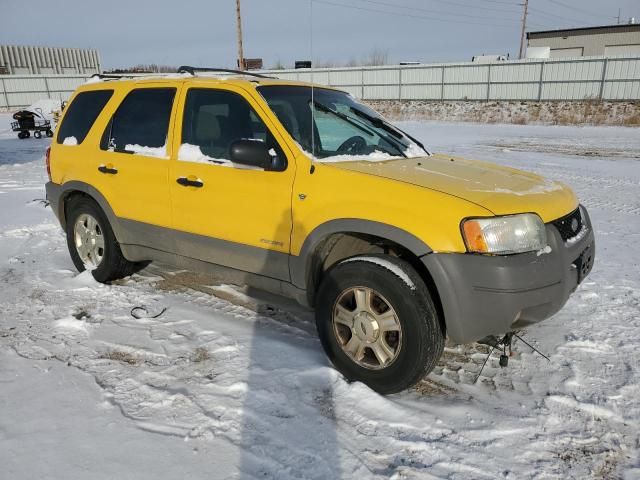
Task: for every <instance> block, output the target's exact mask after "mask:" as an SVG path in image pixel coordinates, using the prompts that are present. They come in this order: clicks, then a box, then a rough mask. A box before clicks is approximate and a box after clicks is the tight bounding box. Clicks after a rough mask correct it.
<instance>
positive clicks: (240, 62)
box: [236, 0, 244, 70]
mask: <svg viewBox="0 0 640 480" xmlns="http://www.w3.org/2000/svg"><path fill="white" fill-rule="evenodd" d="M236 19H237V22H238V23H237V30H238V69H239V70H244V53H243V51H242V15H241V14H240V0H236Z"/></svg>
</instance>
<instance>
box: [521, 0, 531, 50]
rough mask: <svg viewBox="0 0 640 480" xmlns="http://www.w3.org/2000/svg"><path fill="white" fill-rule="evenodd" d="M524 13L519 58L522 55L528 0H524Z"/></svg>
mask: <svg viewBox="0 0 640 480" xmlns="http://www.w3.org/2000/svg"><path fill="white" fill-rule="evenodd" d="M523 5H524V15H522V33H521V34H520V58H522V57H523V56H524V47H525V45H524V37H525V33H526V31H527V15H528V14H529V0H524V4H523Z"/></svg>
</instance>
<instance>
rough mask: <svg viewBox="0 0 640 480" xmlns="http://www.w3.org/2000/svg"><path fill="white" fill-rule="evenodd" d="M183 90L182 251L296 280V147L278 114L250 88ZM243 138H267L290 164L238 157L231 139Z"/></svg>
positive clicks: (178, 202) (176, 197)
mask: <svg viewBox="0 0 640 480" xmlns="http://www.w3.org/2000/svg"><path fill="white" fill-rule="evenodd" d="M182 97H183V99H184V100H183V101H182V102H181V103H183V104H184V108H183V109H181V110H182V112H181V115H180V116H179V117H178V120H177V124H176V136H179V137H180V138H179V139H177V140H178V141H177V142H176V146H178V145H179V148H178V147H177V150H178V151H177V152H176V159H175V160H173V161H172V162H171V171H170V176H169V184H170V189H171V199H172V204H173V219H174V226H175V227H174V228H176V229H177V230H179V231H181V233H177V234H176V240H177V253H179V254H180V255H184V256H187V257H192V258H197V259H200V260H204V261H207V262H211V263H216V264H219V265H224V266H228V267H232V268H236V269H239V270H243V271H245V272H250V273H258V274H261V275H264V276H268V277H272V278H278V279H281V280H288V279H289V268H288V254H289V242H290V235H291V189H292V186H293V179H294V176H295V164H294V163H293V161H292V158H293V156H292V155H291V152H285V151H284V150H283V149H282V148H281V145H283V142H282V138H281V137H280V136H279V133H278V132H277V130H276V129H275V127H274V125H273V124H272V123H271V121H270V118H269V117H268V115H266V114H265V113H264V112H263V111H262V110H261V108H260V105H259V104H258V103H257V102H256V101H255V100H254V99H253V98H252V97H251V96H250V94H249V93H246V92H245V91H244V90H242V89H240V88H238V87H233V86H225V87H219V88H189V89H185V91H184V92H183V93H182ZM241 139H250V140H254V141H256V142H263V143H265V144H266V145H267V147H268V148H269V149H270V150H271V152H272V156H279V157H280V159H281V160H283V161H284V162H283V164H284V165H285V166H284V167H283V168H281V169H280V171H265V170H263V169H257V168H247V167H244V166H242V165H237V164H234V163H232V162H231V159H230V146H231V144H232V143H233V142H234V141H237V140H241ZM287 159H288V161H287ZM181 179H183V180H184V179H187V180H190V181H194V182H196V184H197V185H198V186H193V185H189V184H185V182H182V181H181Z"/></svg>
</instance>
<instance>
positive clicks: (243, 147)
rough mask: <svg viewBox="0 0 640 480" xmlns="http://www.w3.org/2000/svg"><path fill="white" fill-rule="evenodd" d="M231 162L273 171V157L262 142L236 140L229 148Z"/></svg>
mask: <svg viewBox="0 0 640 480" xmlns="http://www.w3.org/2000/svg"><path fill="white" fill-rule="evenodd" d="M230 154H231V161H232V162H234V163H239V164H240V165H248V166H251V167H258V168H264V169H265V170H273V159H274V157H273V156H272V155H271V153H269V148H268V147H267V145H266V144H265V143H264V142H260V141H258V140H246V139H243V140H236V141H235V142H233V143H232V144H231V148H230Z"/></svg>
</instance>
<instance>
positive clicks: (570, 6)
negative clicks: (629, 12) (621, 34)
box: [547, 0, 617, 18]
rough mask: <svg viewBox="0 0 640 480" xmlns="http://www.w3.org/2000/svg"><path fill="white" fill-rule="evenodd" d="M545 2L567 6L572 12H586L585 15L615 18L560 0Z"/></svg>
mask: <svg viewBox="0 0 640 480" xmlns="http://www.w3.org/2000/svg"><path fill="white" fill-rule="evenodd" d="M547 2H550V3H554V4H556V5H560V6H561V7H564V8H568V9H569V10H571V11H572V12H574V13H576V12H578V13H586V14H587V15H590V16H592V17H598V18H617V17H615V16H610V15H603V14H602V13H596V12H592V11H590V10H585V9H584V8H582V6H580V7H577V6H575V5H568V4H566V3H564V2H561V1H560V0H547Z"/></svg>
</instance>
